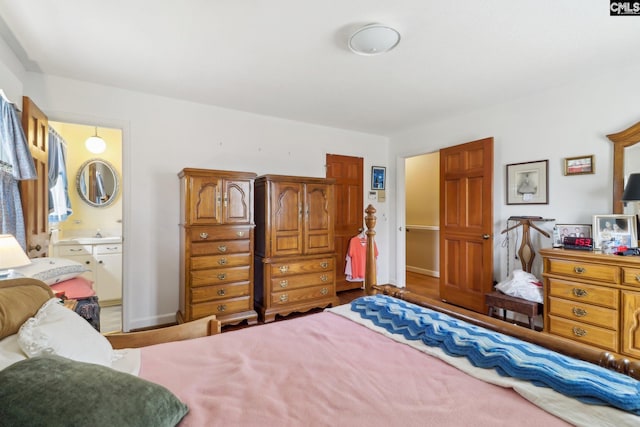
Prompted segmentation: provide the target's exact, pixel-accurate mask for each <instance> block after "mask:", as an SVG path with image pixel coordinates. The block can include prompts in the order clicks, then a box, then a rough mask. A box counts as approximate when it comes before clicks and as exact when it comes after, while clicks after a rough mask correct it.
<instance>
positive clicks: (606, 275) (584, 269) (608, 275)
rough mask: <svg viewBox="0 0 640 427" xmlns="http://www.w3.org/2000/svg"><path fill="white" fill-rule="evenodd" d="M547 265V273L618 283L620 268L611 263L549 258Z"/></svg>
mask: <svg viewBox="0 0 640 427" xmlns="http://www.w3.org/2000/svg"><path fill="white" fill-rule="evenodd" d="M548 267H549V270H548V271H546V273H548V274H555V275H562V276H567V277H573V278H576V279H580V280H595V281H598V282H605V283H611V284H613V283H620V268H619V267H616V266H613V265H603V264H594V263H590V262H582V261H573V260H562V259H553V258H551V259H549V263H548Z"/></svg>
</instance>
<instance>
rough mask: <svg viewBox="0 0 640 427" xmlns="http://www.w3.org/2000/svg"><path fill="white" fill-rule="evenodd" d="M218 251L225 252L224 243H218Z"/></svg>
mask: <svg viewBox="0 0 640 427" xmlns="http://www.w3.org/2000/svg"><path fill="white" fill-rule="evenodd" d="M218 251H220V252H227V247H226V246H225V245H220V246H218Z"/></svg>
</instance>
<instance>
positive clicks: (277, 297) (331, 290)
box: [271, 283, 336, 305]
mask: <svg viewBox="0 0 640 427" xmlns="http://www.w3.org/2000/svg"><path fill="white" fill-rule="evenodd" d="M335 295H336V291H335V287H334V285H333V283H331V284H328V285H321V286H313V287H308V288H301V289H293V290H291V291H284V292H273V293H272V294H271V304H273V305H285V304H295V303H298V302H302V301H311V300H316V299H322V298H325V297H335Z"/></svg>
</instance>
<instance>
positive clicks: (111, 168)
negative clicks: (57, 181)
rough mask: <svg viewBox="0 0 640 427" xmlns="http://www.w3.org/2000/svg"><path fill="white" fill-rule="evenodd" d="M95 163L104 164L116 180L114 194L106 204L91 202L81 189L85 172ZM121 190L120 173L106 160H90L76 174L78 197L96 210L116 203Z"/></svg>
mask: <svg viewBox="0 0 640 427" xmlns="http://www.w3.org/2000/svg"><path fill="white" fill-rule="evenodd" d="M94 162H99V163H102V164H104V165H105V166H106V167H108V168H109V170H110V171H111V173H113V178H114V180H113V181H114V186H113V187H114V188H113V194H112V195H111V197H110V198H109V200H107V201H106V202H104V203H100V204H98V203H95V202H92V201H91V200H89V198H88V197H87V196H86V195H85V194H84V193H83V192H82V189H81V188H80V181H81V180H82V175H83V171H84V170H85V168H86V167H87V166H88V165H89V164H91V163H94ZM119 190H120V176H119V175H118V171H117V170H116V168H114V167H113V165H112V164H111V163H109V162H108V161H106V160H102V159H98V158H96V159H89V160H87V161H86V162H84V163H83V164H82V165H81V166H80V168H79V169H78V173H77V174H76V191H77V192H78V195H79V196H80V199H82V201H83V202H85V203H86V204H88V205H89V206H92V207H94V208H104V207H107V206H109V205H111V204H112V203H113V202H115V201H116V199H117V198H118V191H119Z"/></svg>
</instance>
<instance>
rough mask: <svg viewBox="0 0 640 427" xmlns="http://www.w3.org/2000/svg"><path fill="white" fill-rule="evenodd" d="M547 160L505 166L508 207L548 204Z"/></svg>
mask: <svg viewBox="0 0 640 427" xmlns="http://www.w3.org/2000/svg"><path fill="white" fill-rule="evenodd" d="M548 166H549V160H538V161H535V162H525V163H512V164H508V165H507V179H506V182H507V204H508V205H547V204H549V168H548Z"/></svg>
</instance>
